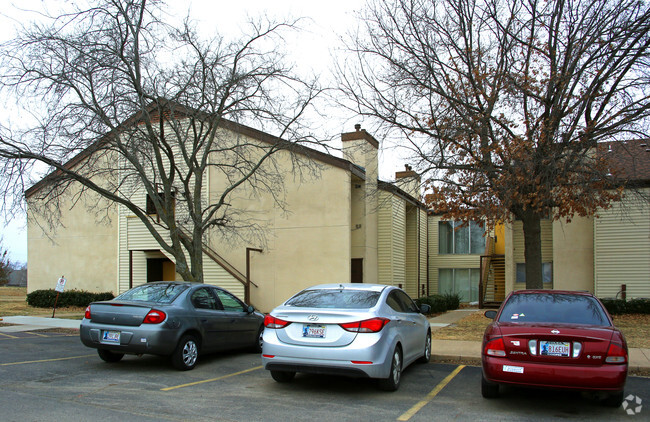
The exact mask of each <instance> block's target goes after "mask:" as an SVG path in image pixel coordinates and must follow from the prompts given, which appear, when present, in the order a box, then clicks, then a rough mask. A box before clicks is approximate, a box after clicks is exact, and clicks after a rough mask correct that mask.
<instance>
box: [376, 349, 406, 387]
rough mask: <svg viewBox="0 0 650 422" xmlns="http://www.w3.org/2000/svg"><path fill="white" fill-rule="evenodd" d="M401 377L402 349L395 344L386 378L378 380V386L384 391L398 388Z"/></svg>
mask: <svg viewBox="0 0 650 422" xmlns="http://www.w3.org/2000/svg"><path fill="white" fill-rule="evenodd" d="M401 379H402V351H401V350H400V348H399V346H395V350H394V351H393V358H392V359H391V364H390V374H389V375H388V378H385V379H380V380H379V388H381V389H382V390H384V391H395V390H397V389H398V388H399V383H400V380H401Z"/></svg>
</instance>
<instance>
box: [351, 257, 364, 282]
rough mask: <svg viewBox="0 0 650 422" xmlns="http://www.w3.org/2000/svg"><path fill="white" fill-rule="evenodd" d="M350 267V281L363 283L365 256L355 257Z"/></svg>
mask: <svg viewBox="0 0 650 422" xmlns="http://www.w3.org/2000/svg"><path fill="white" fill-rule="evenodd" d="M350 268H351V274H350V282H351V283H363V258H353V259H352V263H351V265H350Z"/></svg>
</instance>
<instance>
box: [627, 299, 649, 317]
mask: <svg viewBox="0 0 650 422" xmlns="http://www.w3.org/2000/svg"><path fill="white" fill-rule="evenodd" d="M625 310H626V313H628V314H650V299H630V300H628V301H627V302H626V303H625Z"/></svg>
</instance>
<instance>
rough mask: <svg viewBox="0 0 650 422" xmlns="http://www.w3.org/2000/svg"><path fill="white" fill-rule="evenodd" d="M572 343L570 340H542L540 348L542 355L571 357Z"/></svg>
mask: <svg viewBox="0 0 650 422" xmlns="http://www.w3.org/2000/svg"><path fill="white" fill-rule="evenodd" d="M570 349H571V344H570V343H569V342H568V341H540V342H539V350H540V354H541V355H542V356H560V357H565V358H566V357H569V353H570V352H571V350H570Z"/></svg>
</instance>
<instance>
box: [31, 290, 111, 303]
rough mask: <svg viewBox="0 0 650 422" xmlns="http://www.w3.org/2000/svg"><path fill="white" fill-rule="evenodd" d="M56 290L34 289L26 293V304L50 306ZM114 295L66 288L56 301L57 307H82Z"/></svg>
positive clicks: (108, 298)
mask: <svg viewBox="0 0 650 422" xmlns="http://www.w3.org/2000/svg"><path fill="white" fill-rule="evenodd" d="M56 293H57V292H56V291H55V290H54V289H47V290H34V291H33V292H31V293H29V294H27V304H28V305H30V306H34V307H36V308H52V307H54V301H55V300H56ZM114 297H115V296H114V295H113V293H111V292H104V293H92V292H86V291H82V290H68V291H64V292H63V293H60V294H59V299H58V300H57V302H56V306H57V307H61V308H65V307H67V306H77V307H81V308H84V307H86V306H88V305H89V304H90V302H96V301H100V300H110V299H113V298H114Z"/></svg>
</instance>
